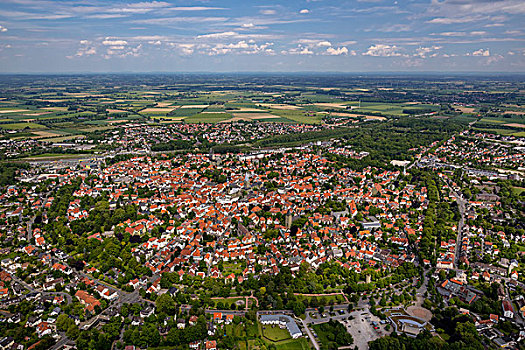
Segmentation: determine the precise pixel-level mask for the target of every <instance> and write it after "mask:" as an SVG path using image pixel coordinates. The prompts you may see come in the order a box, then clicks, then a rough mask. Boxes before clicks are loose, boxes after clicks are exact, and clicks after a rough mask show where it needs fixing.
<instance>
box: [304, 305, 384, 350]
mask: <svg viewBox="0 0 525 350" xmlns="http://www.w3.org/2000/svg"><path fill="white" fill-rule="evenodd" d="M330 320H338V321H340V322H341V323H342V324H343V325H344V326H345V327H346V329H347V331H348V333H350V334H351V335H352V337H353V338H354V345H356V346H357V347H358V348H359V349H360V350H366V349H368V342H370V341H372V340H375V339H378V338H380V337H382V336H385V335H387V334H390V333H391V332H392V328H391V329H390V330H389V331H387V330H386V329H385V328H386V326H387V324H389V323H388V322H387V321H381V320H380V319H379V318H378V317H376V316H374V315H372V314H371V313H370V312H369V311H368V308H367V307H363V308H359V309H357V310H354V311H352V312H350V313H349V312H348V311H347V310H346V309H344V310H334V311H333V312H329V311H327V310H325V311H324V312H322V313H321V312H319V311H308V312H307V313H306V319H305V321H306V323H308V324H319V323H324V322H328V321H330ZM310 329H312V328H311V327H310ZM312 334H314V336H315V332H313V331H312Z"/></svg>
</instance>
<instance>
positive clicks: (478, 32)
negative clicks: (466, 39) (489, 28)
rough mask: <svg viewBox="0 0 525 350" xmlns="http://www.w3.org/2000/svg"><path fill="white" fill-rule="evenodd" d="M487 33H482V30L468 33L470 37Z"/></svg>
mask: <svg viewBox="0 0 525 350" xmlns="http://www.w3.org/2000/svg"><path fill="white" fill-rule="evenodd" d="M485 34H487V32H484V31H482V30H479V31H474V32H470V35H485Z"/></svg>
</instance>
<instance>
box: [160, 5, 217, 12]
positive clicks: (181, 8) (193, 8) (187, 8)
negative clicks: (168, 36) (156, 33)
mask: <svg viewBox="0 0 525 350" xmlns="http://www.w3.org/2000/svg"><path fill="white" fill-rule="evenodd" d="M168 10H171V11H209V10H224V8H223V7H206V6H178V7H170V8H168Z"/></svg>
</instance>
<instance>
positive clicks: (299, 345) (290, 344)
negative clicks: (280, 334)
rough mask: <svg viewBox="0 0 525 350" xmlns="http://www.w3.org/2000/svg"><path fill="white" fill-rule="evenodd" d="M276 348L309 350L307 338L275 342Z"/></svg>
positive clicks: (281, 349)
mask: <svg viewBox="0 0 525 350" xmlns="http://www.w3.org/2000/svg"><path fill="white" fill-rule="evenodd" d="M275 346H276V347H277V349H278V350H309V349H310V346H309V345H308V340H306V339H305V338H298V339H292V340H288V341H284V342H282V343H279V344H275Z"/></svg>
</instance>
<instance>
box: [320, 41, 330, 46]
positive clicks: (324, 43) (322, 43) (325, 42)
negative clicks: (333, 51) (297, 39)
mask: <svg viewBox="0 0 525 350" xmlns="http://www.w3.org/2000/svg"><path fill="white" fill-rule="evenodd" d="M317 46H321V47H322V46H325V47H327V46H332V43H331V42H329V41H320V42H318V43H317Z"/></svg>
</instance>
